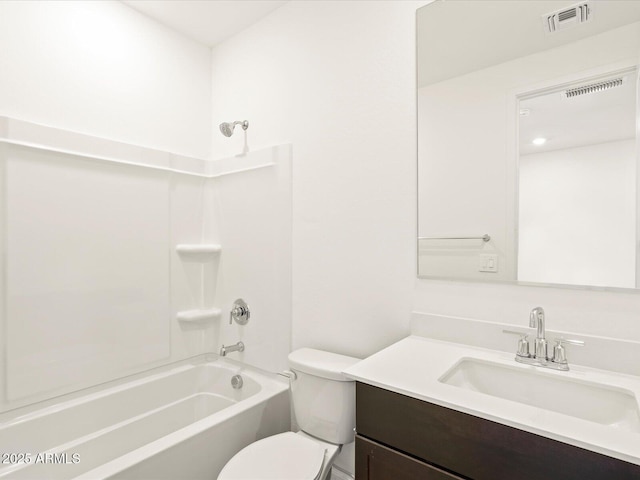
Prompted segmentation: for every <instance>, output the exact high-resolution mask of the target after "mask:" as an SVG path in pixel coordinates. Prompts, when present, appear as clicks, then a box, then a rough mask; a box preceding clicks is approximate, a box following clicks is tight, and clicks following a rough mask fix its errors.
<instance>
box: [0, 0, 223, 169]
mask: <svg viewBox="0 0 640 480" xmlns="http://www.w3.org/2000/svg"><path fill="white" fill-rule="evenodd" d="M0 45H2V48H0V115H6V116H8V117H13V118H18V119H22V120H27V121H30V122H34V123H41V124H43V125H49V126H53V127H57V128H61V129H65V130H72V131H76V132H80V133H86V134H90V135H96V136H100V137H104V138H109V139H113V140H118V141H120V142H127V143H134V144H137V145H142V146H147V147H151V148H156V149H160V150H165V151H169V152H175V153H179V154H182V155H190V156H195V157H203V158H204V157H208V156H209V147H210V141H209V138H210V137H209V136H210V131H211V120H210V102H209V98H210V90H211V82H210V65H211V58H210V49H209V48H207V47H205V46H203V45H200V44H198V43H196V42H194V41H192V40H189V39H186V38H185V37H183V36H181V35H179V34H177V33H175V32H173V31H172V30H169V29H168V28H166V27H164V26H162V25H160V24H159V23H157V22H154V21H152V20H150V19H149V18H147V17H145V16H143V15H141V14H140V13H138V12H136V11H135V10H133V9H132V8H130V7H128V6H126V5H124V4H122V3H120V2H116V1H111V2H100V1H82V2H77V1H66V2H64V1H62V2H60V1H46V2H45V1H41V2H21V1H2V2H0Z"/></svg>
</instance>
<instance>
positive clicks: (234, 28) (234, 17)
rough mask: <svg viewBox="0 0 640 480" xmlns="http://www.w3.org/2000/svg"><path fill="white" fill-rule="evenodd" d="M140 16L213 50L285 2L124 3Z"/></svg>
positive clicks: (195, 0) (158, 0) (188, 0)
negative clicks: (146, 17) (145, 16)
mask: <svg viewBox="0 0 640 480" xmlns="http://www.w3.org/2000/svg"><path fill="white" fill-rule="evenodd" d="M122 2H123V3H125V4H127V5H129V6H130V7H132V8H134V9H136V10H137V11H139V12H140V13H142V14H144V15H147V16H148V17H151V18H153V19H154V20H157V21H158V22H160V23H162V24H164V25H166V26H167V27H169V28H172V29H174V30H176V31H178V32H180V33H182V34H183V35H186V36H187V37H189V38H191V39H193V40H196V41H197V42H200V43H203V44H205V45H208V46H210V47H213V46H215V45H216V44H218V43H220V42H222V41H223V40H225V39H227V38H229V37H231V36H233V35H235V34H236V33H238V32H240V31H241V30H244V29H245V28H247V27H249V26H250V25H252V24H254V23H256V22H257V21H258V20H260V19H261V18H262V17H264V16H266V15H267V14H269V13H271V12H272V11H274V10H275V9H276V8H279V7H281V6H282V5H284V4H285V3H287V2H286V1H284V0H122Z"/></svg>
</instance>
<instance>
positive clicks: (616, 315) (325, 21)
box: [213, 1, 640, 356]
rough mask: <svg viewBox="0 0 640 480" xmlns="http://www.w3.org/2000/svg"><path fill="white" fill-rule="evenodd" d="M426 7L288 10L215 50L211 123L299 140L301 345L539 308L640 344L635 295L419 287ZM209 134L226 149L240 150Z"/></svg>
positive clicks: (297, 313)
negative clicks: (419, 58)
mask: <svg viewBox="0 0 640 480" xmlns="http://www.w3.org/2000/svg"><path fill="white" fill-rule="evenodd" d="M425 3H427V2H391V1H389V2H382V1H375V2H361V1H353V2H349V1H342V2H291V3H289V4H287V5H285V6H284V7H282V8H280V9H279V10H277V11H276V12H274V13H273V14H271V15H269V16H268V17H266V18H265V19H264V20H263V21H261V22H259V23H258V24H256V25H254V26H253V27H251V28H250V29H248V30H247V31H245V32H242V33H241V34H239V35H237V36H236V37H234V38H232V39H230V40H229V41H227V42H225V43H223V44H222V45H220V46H219V47H217V48H216V49H214V74H213V84H214V92H213V105H214V112H215V114H214V123H215V124H217V123H219V122H221V121H226V120H231V119H244V118H248V119H249V120H250V121H251V122H252V123H251V127H250V128H249V131H248V133H249V146H250V147H251V148H256V147H258V146H262V145H267V144H273V143H280V142H285V141H287V142H288V141H290V142H292V143H293V145H294V166H293V189H294V191H293V195H294V217H293V218H294V225H293V231H294V236H293V241H294V246H293V255H294V258H293V262H294V267H293V268H294V275H293V346H294V348H295V347H301V346H315V347H322V348H326V349H329V350H335V351H338V352H342V353H347V354H353V355H359V356H363V355H368V354H371V353H373V352H375V351H376V350H378V349H379V348H381V347H383V346H385V345H388V344H390V343H392V342H393V341H394V340H396V339H398V338H399V337H402V336H404V335H406V334H407V333H408V312H409V310H410V309H411V308H412V307H413V308H414V309H415V310H419V311H427V312H434V313H440V314H445V315H452V316H464V317H470V318H477V319H485V320H495V321H501V322H506V323H514V324H519V325H525V324H526V322H527V319H528V314H529V311H530V310H531V308H533V307H534V306H536V305H543V306H544V307H545V309H546V310H547V312H548V319H549V320H548V321H549V328H554V329H558V330H566V331H575V332H583V333H593V334H598V333H600V334H602V335H607V336H612V337H619V338H628V339H634V338H635V339H640V327H638V324H637V312H638V311H640V296H639V295H637V294H636V293H614V292H600V291H590V290H575V289H564V288H563V289H559V288H545V287H523V286H514V285H505V284H482V283H465V282H449V281H435V280H418V279H416V277H415V275H416V267H415V257H416V255H415V234H416V205H415V203H416V188H415V184H416V168H415V161H416V151H415V137H416V130H415V128H416V123H415V117H416V113H415V112H416V100H415V60H414V52H415V50H414V15H415V10H416V8H417V7H419V6H420V5H422V4H425ZM634 39H635V40H637V38H636V37H634ZM632 40H633V39H632ZM635 40H634V41H635ZM592 53H595V52H592ZM604 53H606V52H604ZM213 138H214V141H213V146H214V151H215V152H216V155H223V154H230V153H234V152H237V151H240V150H241V148H242V139H241V138H235V137H233V138H231V139H226V138H223V137H222V136H220V135H219V134H216V133H215V132H214V137H213Z"/></svg>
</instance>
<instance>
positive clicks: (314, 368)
mask: <svg viewBox="0 0 640 480" xmlns="http://www.w3.org/2000/svg"><path fill="white" fill-rule="evenodd" d="M358 361H359V359H357V358H353V357H347V356H345V355H338V354H336V353H329V352H324V351H321V350H315V349H312V348H301V349H300V350H296V351H294V352H291V353H290V354H289V367H290V369H291V371H292V372H293V373H294V375H293V376H292V378H291V401H292V403H293V410H294V412H295V416H296V421H297V423H298V425H299V426H300V431H299V432H297V433H294V432H285V433H280V434H278V435H273V436H271V437H267V438H263V439H262V440H258V441H257V442H254V443H252V444H251V445H249V446H247V447H245V448H244V449H242V450H240V452H238V453H237V454H236V455H235V456H234V457H233V458H232V459H231V460H229V462H227V464H226V465H225V466H224V468H223V469H222V471H221V472H220V475H219V476H218V480H267V479H271V480H326V479H327V478H328V477H329V474H330V472H331V466H332V465H333V461H334V460H335V458H336V457H337V456H338V453H340V449H341V447H342V445H344V444H346V443H349V442H352V441H353V438H354V427H355V408H356V402H355V400H356V393H355V382H354V381H352V380H350V379H348V378H346V377H345V376H344V375H343V374H342V371H343V370H345V369H346V368H347V367H350V366H351V365H353V364H355V363H357V362H358Z"/></svg>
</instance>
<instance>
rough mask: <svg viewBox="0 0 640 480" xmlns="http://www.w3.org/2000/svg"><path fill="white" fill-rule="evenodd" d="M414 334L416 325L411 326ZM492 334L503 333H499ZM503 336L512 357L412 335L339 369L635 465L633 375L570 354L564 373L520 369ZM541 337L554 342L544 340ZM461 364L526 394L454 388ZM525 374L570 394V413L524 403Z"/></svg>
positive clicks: (637, 395) (638, 448)
mask: <svg viewBox="0 0 640 480" xmlns="http://www.w3.org/2000/svg"><path fill="white" fill-rule="evenodd" d="M414 320H415V319H414ZM421 320H422V321H426V320H425V319H424V318H422V319H421ZM414 328H417V327H416V326H415V325H414ZM443 328H444V327H443V326H442V325H439V326H437V327H434V328H433V332H434V333H435V332H436V331H440V333H439V334H438V335H440V336H443V335H445V333H444V332H443V331H442V329H443ZM456 328H459V325H457V324H456V321H455V320H452V322H451V325H450V329H451V332H450V333H449V334H450V335H456V334H455V333H453V330H455V329H456ZM420 330H421V331H422V332H425V331H427V330H429V328H428V327H427V326H425V325H424V324H423V325H421V326H420ZM522 330H526V329H525V328H522ZM414 333H415V332H414ZM499 335H503V334H502V333H501V331H500V333H499ZM533 336H535V333H534V335H533ZM507 338H508V341H509V342H510V344H511V345H512V346H513V349H512V350H511V351H502V350H501V349H490V348H483V347H481V346H477V345H471V344H470V343H481V342H482V341H483V337H482V335H481V334H478V333H477V332H476V341H475V342H472V341H467V342H465V343H466V344H463V343H454V342H452V341H444V340H440V339H434V338H426V337H423V336H419V335H417V334H414V335H411V336H409V337H407V338H405V339H402V340H400V341H399V342H397V343H395V344H393V345H391V346H389V347H387V348H385V349H384V350H381V351H380V352H378V353H376V354H374V355H372V356H371V357H369V358H367V359H365V360H363V361H362V362H360V363H358V364H357V365H355V366H353V367H350V368H348V369H346V370H345V374H346V375H347V376H349V377H351V378H353V379H354V380H358V381H361V382H364V383H367V384H370V385H374V386H376V387H380V388H384V389H387V390H391V391H393V392H396V393H400V394H403V395H407V396H410V397H413V398H417V399H420V400H424V401H427V402H431V403H434V404H437V405H440V406H443V407H447V408H452V409H455V410H458V411H461V412H464V413H468V414H471V415H475V416H477V417H480V418H484V419H487V420H491V421H494V422H498V423H501V424H504V425H508V426H511V427H515V428H518V429H521V430H524V431H527V432H531V433H534V434H538V435H542V436H544V437H548V438H551V439H554V440H559V441H562V442H565V443H568V444H571V445H575V446H578V447H581V448H585V449H588V450H591V451H594V452H598V453H602V454H604V455H609V456H611V457H615V458H618V459H621V460H624V461H627V462H631V463H634V464H638V465H640V428H639V425H640V424H639V423H638V415H639V412H640V406H639V405H638V400H639V399H640V377H639V376H636V375H629V374H624V373H620V372H614V371H607V370H601V369H596V368H590V367H585V366H582V365H579V364H576V363H575V362H573V360H572V358H573V350H570V351H569V352H568V360H569V365H570V368H571V370H570V371H568V372H559V371H554V370H550V369H545V368H539V367H532V366H528V365H522V364H519V363H517V362H516V361H515V358H514V357H515V352H516V346H517V338H516V337H512V336H510V335H509V336H507ZM547 338H555V337H554V336H552V335H551V334H549V335H548V336H547ZM569 348H571V347H569ZM585 348H587V347H585ZM465 362H467V364H475V365H480V368H482V366H484V365H486V366H488V367H489V368H492V369H497V370H498V371H499V372H500V373H501V374H504V375H507V376H513V378H519V379H522V378H524V379H525V381H524V387H523V388H524V389H525V391H524V392H518V393H522V394H523V395H524V397H521V398H520V400H518V401H516V400H514V399H513V398H512V399H510V400H507V399H505V398H501V397H500V395H495V394H485V393H481V392H480V391H473V390H472V389H470V388H461V386H460V385H463V386H464V384H466V380H464V379H462V380H460V378H454V375H460V372H461V371H462V370H464V366H465V365H464V363H465ZM456 368H457V369H458V370H456ZM456 372H458V373H457V374H456ZM463 374H464V373H463ZM531 375H534V376H535V377H536V380H541V381H542V382H544V383H546V385H547V386H553V385H555V386H558V387H559V389H560V387H562V388H561V389H562V390H563V391H558V392H557V393H558V401H559V402H560V401H561V400H562V397H563V396H564V395H565V394H566V392H570V393H568V394H567V395H569V397H571V395H573V396H574V397H575V398H573V402H575V403H574V404H575V409H573V408H570V409H568V410H567V409H566V408H565V409H564V410H565V411H564V412H563V408H556V405H555V404H554V403H553V401H554V395H553V392H551V394H550V395H549V399H550V400H549V401H550V403H549V404H547V405H546V406H544V407H542V406H540V405H534V404H532V403H529V404H527V403H525V402H527V401H528V399H527V395H528V394H531V395H533V392H530V391H527V390H526V379H527V378H531ZM459 380H460V381H459ZM447 382H448V383H447ZM565 387H566V391H565ZM513 388H514V389H515V390H517V389H519V386H517V385H515V384H514V385H513ZM532 388H533V387H532ZM592 388H595V395H594V398H585V397H584V396H583V395H582V394H581V393H580V392H581V391H582V389H584V390H585V391H586V390H589V391H591V390H590V389H592ZM583 393H584V392H583ZM516 396H517V395H516ZM588 396H591V393H589V394H588ZM613 397H615V398H616V399H621V400H622V401H623V403H624V405H623V406H624V408H622V407H621V408H618V405H617V404H616V403H615V402H612V403H610V402H609V400H610V399H611V398H613ZM587 401H594V402H597V403H598V407H597V408H595V409H594V410H595V411H584V412H582V413H580V411H581V409H582V410H584V409H585V408H586V409H588V408H589V405H590V404H589V403H586V402H587ZM534 403H535V402H534ZM565 405H566V403H565ZM569 405H571V403H570V402H569ZM623 410H624V411H623ZM625 415H626V416H625Z"/></svg>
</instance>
